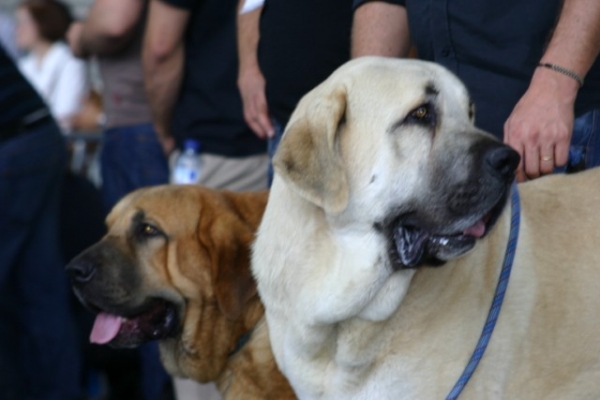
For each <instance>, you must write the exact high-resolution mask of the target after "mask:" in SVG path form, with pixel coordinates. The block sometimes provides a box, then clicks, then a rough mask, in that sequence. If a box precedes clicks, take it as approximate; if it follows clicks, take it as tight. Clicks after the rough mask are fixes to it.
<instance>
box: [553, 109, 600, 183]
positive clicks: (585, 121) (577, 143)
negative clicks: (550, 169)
mask: <svg viewBox="0 0 600 400" xmlns="http://www.w3.org/2000/svg"><path fill="white" fill-rule="evenodd" d="M597 166H600V109H596V110H592V111H589V112H587V113H585V114H583V115H581V116H580V117H578V118H576V119H575V123H574V124H573V137H572V138H571V147H570V149H569V161H568V163H567V165H566V166H564V167H562V168H557V172H578V171H582V170H584V169H589V168H593V167H597Z"/></svg>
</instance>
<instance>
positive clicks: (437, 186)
mask: <svg viewBox="0 0 600 400" xmlns="http://www.w3.org/2000/svg"><path fill="white" fill-rule="evenodd" d="M518 162H519V157H518V154H517V153H516V152H515V151H513V150H512V149H510V148H509V147H507V146H505V145H503V144H502V143H500V142H498V141H497V140H496V139H494V138H493V137H492V136H491V135H490V134H488V133H485V132H483V131H481V130H479V129H477V127H476V126H475V125H474V106H473V103H472V102H471V100H470V98H469V94H468V92H467V90H466V88H465V87H464V85H463V84H462V83H461V82H460V81H459V79H458V78H456V77H455V76H454V75H453V74H451V73H450V72H449V71H447V70H446V69H444V68H443V67H441V66H438V65H435V64H432V63H427V62H423V61H415V60H397V59H384V58H377V57H367V58H361V59H357V60H354V61H351V62H349V63H347V64H346V65H344V66H342V67H341V68H340V69H338V70H337V71H336V72H335V73H334V74H332V75H331V77H329V78H328V79H327V80H326V81H325V82H324V83H322V84H321V85H320V86H318V87H317V88H315V89H314V90H313V91H311V92H310V93H309V94H308V95H306V96H305V97H304V98H303V99H302V100H301V102H300V103H299V105H298V107H297V109H296V111H295V112H294V114H293V115H292V118H291V120H290V122H289V124H288V126H287V128H286V132H285V135H284V137H283V139H282V141H281V144H280V147H279V150H278V152H277V154H276V157H275V160H274V165H275V169H276V171H277V174H278V175H279V177H276V179H280V178H283V179H284V180H285V181H286V182H287V183H288V184H289V185H290V186H291V187H292V189H293V190H294V191H296V192H297V193H298V194H299V195H300V196H301V197H303V198H305V199H306V200H308V201H310V202H312V203H314V204H315V205H316V206H318V207H320V208H322V209H323V210H324V212H325V213H326V215H327V218H328V220H329V221H330V222H331V224H332V225H333V226H336V227H339V228H341V229H344V228H347V227H349V226H351V227H356V228H357V229H364V227H365V226H370V227H372V228H373V229H375V230H377V231H379V232H381V233H382V234H383V235H385V236H386V238H387V240H388V247H389V249H388V256H389V261H390V264H391V266H392V267H393V268H396V269H398V268H412V267H416V266H419V265H422V264H424V263H427V264H435V263H439V262H443V261H446V260H449V259H452V258H454V257H457V256H459V255H461V254H463V253H465V252H466V251H468V250H469V249H471V248H472V247H473V246H474V244H475V242H476V240H477V239H478V238H481V237H483V236H484V235H485V234H486V233H487V232H488V231H489V229H490V228H491V226H492V225H493V223H494V221H495V220H496V218H497V217H498V216H499V214H500V212H501V211H502V209H503V207H504V204H505V202H506V199H507V194H508V193H509V191H510V185H511V183H512V182H513V179H514V170H515V168H516V166H517V165H518Z"/></svg>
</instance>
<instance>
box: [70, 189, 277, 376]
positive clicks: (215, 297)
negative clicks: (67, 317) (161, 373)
mask: <svg viewBox="0 0 600 400" xmlns="http://www.w3.org/2000/svg"><path fill="white" fill-rule="evenodd" d="M266 198H267V193H266V192H264V193H256V194H251V193H246V194H236V193H230V192H217V191H213V190H210V189H206V188H202V187H197V186H158V187H153V188H147V189H141V190H138V191H135V192H133V193H131V194H129V195H128V196H126V197H125V198H124V199H123V200H121V201H120V202H119V203H118V204H117V205H116V206H115V207H114V208H113V210H112V211H111V213H110V214H109V215H108V217H107V225H108V233H107V235H106V236H105V237H104V238H103V239H102V240H101V241H100V242H98V243H96V244H95V245H93V246H92V247H90V248H89V249H87V250H86V251H84V252H83V253H82V254H80V255H79V256H77V257H76V258H75V259H74V260H73V261H72V262H71V263H69V265H68V266H67V272H68V274H69V275H70V278H71V282H72V285H73V288H74V290H75V293H76V295H77V296H78V298H79V299H80V300H81V301H82V302H83V304H85V305H86V306H87V307H88V308H89V309H91V310H92V311H94V312H96V313H97V314H98V315H97V317H96V321H95V324H94V327H93V329H92V333H91V337H90V339H91V340H92V341H93V342H95V343H99V344H105V343H106V344H110V345H112V346H115V347H133V346H138V345H140V344H142V343H145V342H147V341H150V340H163V341H171V342H173V347H172V350H173V352H177V351H181V352H182V353H185V351H184V350H186V351H189V352H190V353H195V355H196V356H197V357H199V358H202V357H204V358H205V360H204V361H203V362H206V363H207V364H210V365H211V368H210V369H212V371H207V370H205V371H199V373H206V376H198V377H196V378H198V379H204V380H207V379H211V378H214V373H213V372H214V371H216V370H219V369H220V368H221V367H222V360H223V359H225V358H226V356H227V355H228V353H229V352H231V351H232V346H234V345H235V343H236V340H237V337H236V335H237V336H239V335H240V331H239V330H240V328H241V327H240V326H239V325H240V324H236V321H238V320H239V319H241V318H240V315H241V314H242V312H243V309H244V307H245V306H246V304H247V303H248V302H249V301H250V300H251V299H253V298H256V297H257V296H256V286H255V282H254V280H253V278H252V275H251V272H250V267H249V257H250V255H249V251H250V244H251V242H252V241H253V239H254V232H255V230H256V228H257V226H258V224H259V222H260V218H261V217H262V213H263V211H264V207H265V204H266ZM256 301H257V302H258V300H256ZM261 310H262V306H261ZM162 347H163V346H162V344H161V350H163V348H162ZM177 357H178V355H177V354H169V355H167V358H177ZM164 358H165V354H163V359H164ZM199 362H202V361H199ZM173 363H175V364H177V363H178V361H177V360H175V361H173ZM178 368H179V367H176V366H173V369H175V370H177V369H178ZM199 369H200V370H202V368H199ZM174 372H180V371H174Z"/></svg>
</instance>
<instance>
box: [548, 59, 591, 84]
mask: <svg viewBox="0 0 600 400" xmlns="http://www.w3.org/2000/svg"><path fill="white" fill-rule="evenodd" d="M538 67H544V68H550V69H551V70H553V71H556V72H559V73H561V74H563V75H566V76H568V77H570V78H573V79H575V80H576V81H577V83H579V87H582V86H583V78H582V77H581V76H579V75H578V74H576V73H575V72H573V71H571V70H568V69H566V68H563V67H561V66H559V65H556V64H550V63H539V64H538Z"/></svg>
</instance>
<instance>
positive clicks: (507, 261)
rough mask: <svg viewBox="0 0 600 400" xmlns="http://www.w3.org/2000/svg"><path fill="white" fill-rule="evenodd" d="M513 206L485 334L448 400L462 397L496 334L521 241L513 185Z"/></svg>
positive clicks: (482, 334) (517, 197) (519, 220)
mask: <svg viewBox="0 0 600 400" xmlns="http://www.w3.org/2000/svg"><path fill="white" fill-rule="evenodd" d="M511 206H512V217H511V221H510V236H509V237H508V244H507V245H506V253H505V255H504V264H503V265H502V270H501V271H500V278H499V279H498V286H496V294H495V295H494V300H493V301H492V306H491V307H490V311H489V313H488V317H487V320H486V321H485V325H484V327H483V332H481V336H480V337H479V341H478V342H477V346H476V347H475V351H473V355H471V359H470V360H469V363H468V364H467V366H466V368H465V370H464V371H463V373H462V375H461V376H460V378H459V379H458V381H457V382H456V384H455V385H454V388H452V391H450V394H449V395H448V397H446V400H456V399H457V398H458V396H460V393H461V392H462V390H463V389H464V388H465V386H466V385H467V383H468V382H469V379H471V376H472V375H473V372H475V368H477V365H478V364H479V361H481V358H482V357H483V353H485V349H486V348H487V345H488V343H489V342H490V338H491V337H492V333H493V332H494V328H495V327H496V321H498V315H500V309H501V308H502V301H503V300H504V294H505V293H506V287H507V286H508V279H509V278H510V271H511V270H512V265H513V261H514V259H515V253H516V250H517V241H518V239H519V224H520V222H521V217H520V214H521V205H520V202H519V191H518V190H517V185H513V188H512V200H511Z"/></svg>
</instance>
